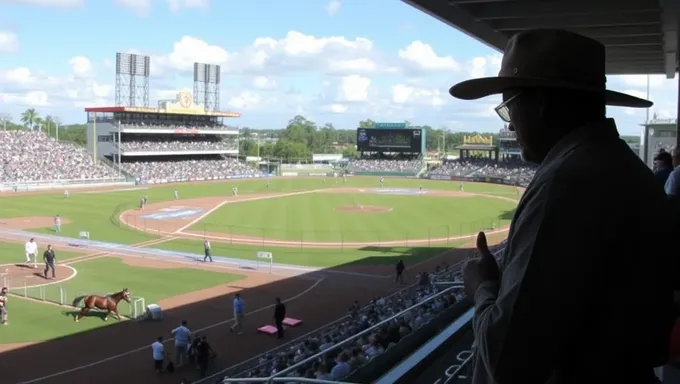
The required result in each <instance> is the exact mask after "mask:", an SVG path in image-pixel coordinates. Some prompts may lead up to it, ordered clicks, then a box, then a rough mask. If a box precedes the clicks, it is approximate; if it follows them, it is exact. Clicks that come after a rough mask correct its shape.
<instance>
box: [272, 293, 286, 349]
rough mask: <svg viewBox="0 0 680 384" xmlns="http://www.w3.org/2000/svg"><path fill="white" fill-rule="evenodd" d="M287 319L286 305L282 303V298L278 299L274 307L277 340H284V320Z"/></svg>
mask: <svg viewBox="0 0 680 384" xmlns="http://www.w3.org/2000/svg"><path fill="white" fill-rule="evenodd" d="M285 318H286V305H285V304H283V303H282V302H281V298H278V297H277V298H276V305H275V306H274V323H275V324H276V338H277V339H283V320H284V319H285Z"/></svg>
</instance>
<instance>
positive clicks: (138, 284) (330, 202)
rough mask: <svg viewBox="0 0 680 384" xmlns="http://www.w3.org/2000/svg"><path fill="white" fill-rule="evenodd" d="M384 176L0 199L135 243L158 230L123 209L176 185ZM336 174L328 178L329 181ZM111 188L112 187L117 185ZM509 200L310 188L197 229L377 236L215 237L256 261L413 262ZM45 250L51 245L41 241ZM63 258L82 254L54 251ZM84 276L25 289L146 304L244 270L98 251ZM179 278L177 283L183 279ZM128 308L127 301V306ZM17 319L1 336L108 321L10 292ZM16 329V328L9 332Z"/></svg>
mask: <svg viewBox="0 0 680 384" xmlns="http://www.w3.org/2000/svg"><path fill="white" fill-rule="evenodd" d="M378 179H379V178H378V177H354V178H349V179H348V182H347V184H343V183H342V182H340V183H338V184H335V183H333V182H327V183H325V184H324V183H323V181H322V179H321V178H275V179H272V180H271V184H270V187H269V188H266V187H265V181H264V180H257V179H255V180H230V181H225V182H214V183H187V184H177V185H164V186H154V187H153V188H148V189H141V190H136V191H116V192H106V193H82V192H79V191H78V190H72V191H71V196H70V198H68V199H65V198H64V196H63V191H62V190H55V191H54V193H47V194H39V195H22V194H3V195H0V206H2V207H3V209H2V213H1V214H0V215H2V217H3V218H11V217H30V216H49V217H52V216H54V215H56V214H59V215H61V216H62V217H63V218H65V219H67V220H68V221H70V223H68V224H64V225H63V226H62V233H61V235H62V236H67V237H77V235H78V232H79V231H89V232H90V236H91V239H92V240H98V241H108V242H114V243H121V244H136V243H141V242H144V241H148V240H152V239H158V238H159V237H157V236H155V235H153V234H148V233H142V232H139V231H135V230H132V229H130V228H128V227H126V226H124V225H121V224H120V223H119V222H118V220H117V217H118V215H119V214H120V213H121V212H122V211H124V210H126V209H130V208H133V207H134V206H136V204H137V203H138V201H139V198H140V196H142V195H144V194H146V195H148V196H149V204H153V203H156V202H161V201H169V200H172V198H173V190H175V189H177V190H178V191H179V193H180V197H181V198H182V199H185V198H200V197H209V196H218V195H223V196H229V195H231V188H232V187H234V186H237V187H238V188H239V194H240V195H246V194H252V193H280V192H293V191H305V190H311V189H321V188H335V187H343V188H347V187H349V188H351V187H367V188H378V187H380V185H379V183H378ZM329 181H330V180H329ZM421 186H422V187H423V188H425V189H444V190H455V189H457V188H458V186H459V183H457V182H450V181H448V182H447V181H427V180H413V179H389V178H388V179H386V181H385V185H384V188H419V187H421ZM112 189H114V188H112ZM465 191H466V192H472V193H483V194H487V195H498V196H504V197H508V198H512V199H519V196H518V194H517V192H516V189H515V188H514V187H509V186H500V185H492V184H476V183H465ZM357 204H359V205H378V206H389V207H390V208H392V210H391V211H390V212H386V213H379V214H371V213H349V212H336V211H335V208H336V207H338V206H342V205H357ZM514 205H515V204H513V203H512V202H508V201H503V200H500V199H491V198H483V197H473V198H459V199H456V198H445V197H434V196H431V197H427V196H396V195H371V194H362V195H356V194H352V195H349V194H306V195H299V196H291V197H285V198H276V199H267V200H260V201H253V202H244V203H239V204H230V205H227V206H224V207H223V208H222V209H220V210H217V211H216V212H214V213H213V214H211V215H210V216H208V217H206V218H204V220H202V221H201V222H199V223H197V224H195V225H194V226H193V227H192V228H191V230H192V231H197V232H200V231H210V232H223V233H234V234H239V235H247V236H254V237H258V236H264V237H266V238H268V239H285V240H288V241H298V240H300V241H301V242H302V241H307V242H313V241H323V242H339V243H344V242H350V241H358V242H372V243H373V245H372V246H371V247H364V248H362V249H351V248H344V247H343V246H342V245H340V246H338V247H337V248H336V249H326V248H324V249H319V248H313V247H310V246H308V245H305V246H301V247H271V246H247V245H239V244H229V243H228V242H219V241H213V242H212V246H213V254H214V255H215V256H225V257H230V258H240V259H246V260H254V259H256V258H255V254H256V252H258V251H269V252H272V253H273V254H274V260H275V262H276V263H285V264H296V265H306V266H312V267H332V266H338V265H343V264H348V263H351V264H353V265H361V264H370V265H376V264H385V263H389V264H391V263H393V262H394V260H395V259H396V258H400V259H404V260H405V262H406V263H407V264H410V265H413V264H415V263H417V262H420V261H423V260H425V259H427V258H429V257H432V256H433V255H436V254H440V253H442V252H443V251H445V250H447V249H448V248H449V247H457V246H460V245H461V244H462V243H465V242H468V241H469V240H456V239H455V237H456V236H458V235H460V234H465V235H468V234H472V233H474V232H476V231H478V230H481V229H488V228H489V227H490V226H491V225H494V226H496V227H500V226H502V225H505V224H507V223H508V221H509V219H510V217H511V213H512V211H513V209H514ZM32 231H33V232H36V233H49V234H54V232H52V229H51V228H39V229H34V230H32ZM438 237H444V238H446V237H450V241H449V242H448V243H445V244H441V243H439V244H428V243H426V242H425V243H418V244H413V245H410V246H399V247H393V246H389V245H387V244H382V243H383V242H386V241H390V240H405V239H417V238H418V239H423V238H438ZM39 245H40V247H41V248H40V249H41V250H42V249H44V246H45V245H46V244H41V242H39ZM150 247H152V248H160V249H168V250H177V251H183V252H191V253H197V254H200V253H202V241H201V240H200V238H197V239H196V240H191V239H175V240H172V241H167V242H164V243H160V244H156V245H151V246H150ZM57 252H58V253H57V256H58V260H60V261H64V260H67V259H69V258H73V257H76V256H81V255H82V254H80V253H72V252H67V251H63V250H60V249H57ZM22 259H23V244H14V243H0V264H9V263H17V262H20V261H22ZM73 266H74V267H75V268H77V270H78V275H77V276H76V277H75V278H73V279H72V280H69V281H67V282H63V283H58V284H55V285H54V286H46V287H45V288H43V289H42V292H41V291H40V289H39V288H33V289H28V290H27V292H26V293H27V294H28V296H31V297H41V296H44V298H45V299H49V300H55V301H58V300H59V295H60V294H59V290H58V288H57V287H58V286H59V284H60V285H61V286H62V287H63V288H64V290H65V292H66V297H67V298H68V299H69V300H72V299H73V298H74V297H75V296H76V295H79V294H85V293H100V294H104V293H110V292H113V291H117V290H120V289H122V288H126V287H127V288H130V290H131V293H132V295H133V296H138V297H144V298H145V299H146V301H147V303H151V302H154V301H158V300H161V299H163V298H168V297H172V296H176V295H179V294H182V293H188V292H191V291H196V290H199V289H204V288H208V287H212V286H215V285H218V284H223V283H227V282H233V281H236V280H238V279H241V278H243V276H239V275H229V274H223V273H215V272H208V271H203V270H196V269H191V268H181V269H177V268H169V269H156V268H153V269H150V268H141V267H132V266H129V265H127V264H125V263H124V262H123V261H121V260H120V259H118V258H106V257H105V258H99V259H95V260H90V261H83V262H79V263H76V264H74V265H73ZM178 282H180V284H178ZM121 305H122V307H121V312H122V313H125V312H126V309H125V307H124V306H125V304H121ZM10 308H11V320H10V323H11V326H10V327H6V328H4V329H3V328H2V327H0V343H10V342H24V341H38V340H46V339H51V338H56V337H61V336H66V335H70V334H73V333H77V332H81V331H85V330H89V329H93V328H96V327H101V326H104V325H105V324H110V323H104V322H102V321H99V320H96V321H85V322H81V323H80V324H79V325H78V327H75V326H74V322H73V318H72V317H70V316H66V315H65V314H64V312H65V311H66V310H65V309H64V308H59V307H56V306H53V305H48V304H43V303H37V302H31V301H26V300H22V299H18V298H16V297H14V298H13V299H12V301H11V307H10ZM10 331H11V332H10Z"/></svg>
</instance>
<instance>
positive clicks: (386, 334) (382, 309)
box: [202, 244, 504, 383]
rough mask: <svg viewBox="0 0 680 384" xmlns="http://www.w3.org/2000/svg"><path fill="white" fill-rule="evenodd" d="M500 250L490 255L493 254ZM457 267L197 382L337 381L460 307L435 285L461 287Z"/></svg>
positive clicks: (441, 269)
mask: <svg viewBox="0 0 680 384" xmlns="http://www.w3.org/2000/svg"><path fill="white" fill-rule="evenodd" d="M503 246H504V245H503V244H501V245H498V246H495V247H493V248H492V250H493V251H494V252H496V253H499V250H501V249H502V248H503ZM461 266H462V262H461V263H457V264H455V265H451V266H447V265H440V266H437V267H436V268H435V270H434V271H433V272H432V273H422V274H419V275H418V276H417V277H416V279H415V282H414V283H413V284H411V285H409V286H407V287H405V288H403V289H402V290H400V291H398V292H396V293H393V294H391V295H389V296H386V297H378V298H374V299H373V300H371V301H370V302H369V303H368V304H367V305H365V306H364V307H359V306H358V303H355V306H353V307H352V308H350V310H349V312H348V314H347V316H346V317H344V318H342V319H339V320H337V321H336V322H334V323H331V324H329V325H327V326H325V327H323V328H320V329H317V330H315V331H312V332H310V333H309V334H307V335H305V336H302V337H300V338H298V339H296V340H294V341H292V342H289V343H287V344H285V345H282V346H280V347H278V348H275V349H272V350H270V351H268V352H266V353H264V354H262V355H260V356H257V357H255V358H252V359H250V360H247V361H245V362H243V363H240V364H237V365H235V366H233V367H230V368H228V369H227V370H225V371H222V372H220V373H218V374H214V375H213V376H211V377H210V378H209V379H208V380H207V381H202V382H211V383H223V382H225V379H229V381H228V382H230V383H238V382H239V381H238V379H239V378H256V377H258V378H266V377H270V376H272V375H277V377H290V378H292V377H298V378H300V377H302V378H306V379H317V380H331V381H337V380H342V379H343V378H346V377H347V376H349V375H350V374H352V373H353V372H355V371H356V370H358V369H360V368H362V367H363V366H365V365H367V364H368V363H370V362H371V361H372V360H373V359H375V358H376V357H378V356H380V355H382V354H383V353H385V352H386V351H389V350H390V349H392V348H394V347H395V346H396V345H397V344H398V343H399V342H400V341H402V340H405V339H406V338H407V337H408V336H409V335H411V334H413V333H414V332H415V331H417V330H418V329H420V328H422V327H423V326H425V325H427V324H429V323H430V322H431V321H432V320H434V319H436V318H437V316H438V315H439V314H440V313H442V312H443V311H445V310H446V309H448V308H451V307H452V306H453V305H455V304H456V303H458V302H460V301H461V300H462V299H463V298H464V297H465V295H464V292H463V290H462V289H461V288H460V287H459V286H453V287H451V288H448V289H447V288H446V286H445V285H439V284H437V283H438V282H461V281H462V276H461ZM357 336H358V337H357Z"/></svg>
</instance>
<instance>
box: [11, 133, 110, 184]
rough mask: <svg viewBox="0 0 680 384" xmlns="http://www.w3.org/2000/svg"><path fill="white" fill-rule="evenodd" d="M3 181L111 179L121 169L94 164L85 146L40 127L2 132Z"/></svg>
mask: <svg viewBox="0 0 680 384" xmlns="http://www.w3.org/2000/svg"><path fill="white" fill-rule="evenodd" d="M0 164H2V172H1V173H0V182H5V183H7V182H28V181H41V180H93V179H112V178H116V177H118V172H117V171H116V170H114V169H112V168H110V167H109V166H107V165H105V164H104V163H98V164H96V165H95V163H94V161H93V160H92V156H90V155H89V154H88V153H87V151H86V150H85V148H82V147H78V146H76V145H75V144H71V143H63V142H58V141H56V140H55V139H54V138H51V137H49V136H47V134H45V133H44V132H40V131H2V132H0Z"/></svg>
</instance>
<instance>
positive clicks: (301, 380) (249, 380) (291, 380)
mask: <svg viewBox="0 0 680 384" xmlns="http://www.w3.org/2000/svg"><path fill="white" fill-rule="evenodd" d="M227 380H231V379H227ZM233 380H234V381H224V383H263V382H264V381H263V380H266V379H264V378H261V377H251V378H242V379H233ZM266 382H267V383H317V384H360V383H352V382H348V381H333V380H321V379H309V378H306V377H274V378H272V379H270V380H268V381H266Z"/></svg>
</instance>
